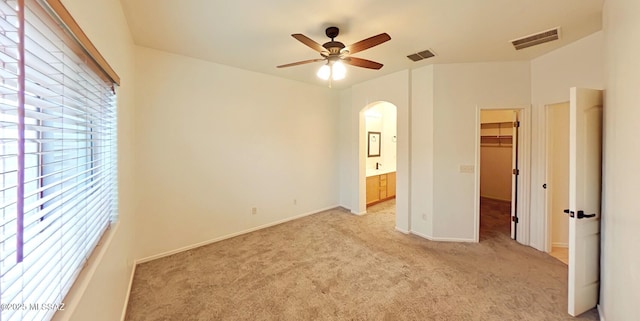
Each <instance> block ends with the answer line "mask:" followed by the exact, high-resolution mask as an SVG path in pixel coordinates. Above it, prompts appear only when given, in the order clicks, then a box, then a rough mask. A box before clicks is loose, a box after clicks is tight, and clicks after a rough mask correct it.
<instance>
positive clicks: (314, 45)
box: [291, 33, 326, 52]
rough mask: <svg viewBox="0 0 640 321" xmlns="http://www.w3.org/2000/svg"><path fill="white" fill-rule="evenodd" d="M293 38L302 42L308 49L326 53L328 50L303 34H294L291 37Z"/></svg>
mask: <svg viewBox="0 0 640 321" xmlns="http://www.w3.org/2000/svg"><path fill="white" fill-rule="evenodd" d="M291 37H294V38H296V40H298V41H300V42H302V43H303V44H305V45H307V47H309V48H311V49H313V50H315V51H317V52H323V51H326V49H324V47H323V46H322V45H320V44H319V43H317V42H315V41H313V40H311V38H309V37H307V36H305V35H303V34H301V33H294V34H292V35H291Z"/></svg>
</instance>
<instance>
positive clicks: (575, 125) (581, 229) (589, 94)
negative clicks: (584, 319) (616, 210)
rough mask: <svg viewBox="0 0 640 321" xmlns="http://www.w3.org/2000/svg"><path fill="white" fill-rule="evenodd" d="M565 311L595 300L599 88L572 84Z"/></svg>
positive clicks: (581, 309)
mask: <svg viewBox="0 0 640 321" xmlns="http://www.w3.org/2000/svg"><path fill="white" fill-rule="evenodd" d="M569 113H570V115H569V213H570V215H569V216H570V218H569V309H568V310H569V314H570V315H572V316H577V315H579V314H581V313H583V312H585V311H587V310H590V309H591V308H593V307H595V306H596V304H597V303H598V291H599V285H600V280H599V279H600V197H601V190H602V189H601V186H602V185H601V180H602V91H600V90H594V89H583V88H571V99H570V103H569Z"/></svg>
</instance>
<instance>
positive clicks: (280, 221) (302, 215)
mask: <svg viewBox="0 0 640 321" xmlns="http://www.w3.org/2000/svg"><path fill="white" fill-rule="evenodd" d="M339 207H340V206H338V205H334V206H330V207H326V208H323V209H319V210H316V211H312V212H307V213H303V214H300V215H296V216H292V217H288V218H285V219H282V220H279V221H275V222H271V223H267V224H264V225H260V226H256V227H252V228H249V229H246V230H243V231H240V232H235V233H231V234H227V235H223V236H220V237H216V238H214V239H211V240H207V241H203V242H198V243H195V244H191V245H187V246H183V247H181V248H177V249H175V250H171V251H166V252H162V253H159V254H155V255H151V256H148V257H145V258H141V259H138V260H136V262H135V264H141V263H146V262H149V261H153V260H157V259H160V258H163V257H167V256H170V255H173V254H177V253H180V252H184V251H188V250H192V249H195V248H198V247H201V246H205V245H209V244H212V243H216V242H220V241H224V240H226V239H230V238H232V237H236V236H240V235H243V234H247V233H251V232H255V231H258V230H261V229H264V228H267V227H271V226H275V225H279V224H282V223H286V222H289V221H293V220H295V219H299V218H302V217H305V216H309V215H313V214H317V213H321V212H325V211H328V210H332V209H335V208H339Z"/></svg>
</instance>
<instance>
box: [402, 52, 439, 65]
mask: <svg viewBox="0 0 640 321" xmlns="http://www.w3.org/2000/svg"><path fill="white" fill-rule="evenodd" d="M435 56H436V55H435V54H434V53H433V51H431V50H425V51H420V52H418V53H414V54H411V55H408V56H407V58H409V59H411V60H412V61H414V62H415V61H420V60H422V59H427V58H431V57H435Z"/></svg>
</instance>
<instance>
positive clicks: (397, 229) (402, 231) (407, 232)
mask: <svg viewBox="0 0 640 321" xmlns="http://www.w3.org/2000/svg"><path fill="white" fill-rule="evenodd" d="M396 231H398V232H400V233H403V234H409V231H407V230H405V229H401V228H399V227H397V226H396Z"/></svg>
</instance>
